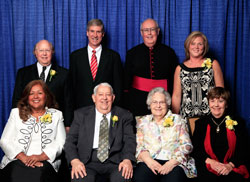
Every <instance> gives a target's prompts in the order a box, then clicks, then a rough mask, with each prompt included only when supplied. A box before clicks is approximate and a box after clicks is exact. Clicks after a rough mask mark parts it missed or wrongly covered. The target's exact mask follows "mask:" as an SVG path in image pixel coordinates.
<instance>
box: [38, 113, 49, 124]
mask: <svg viewBox="0 0 250 182" xmlns="http://www.w3.org/2000/svg"><path fill="white" fill-rule="evenodd" d="M40 121H41V122H42V123H51V122H52V116H51V114H50V113H48V114H45V115H43V116H42V117H41V119H40Z"/></svg>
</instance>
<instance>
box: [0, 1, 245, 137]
mask: <svg viewBox="0 0 250 182" xmlns="http://www.w3.org/2000/svg"><path fill="white" fill-rule="evenodd" d="M249 11H250V3H249V1H248V0H219V1H218V0H25V1H20V0H1V1H0V24H1V25H0V42H1V44H0V59H1V63H2V64H1V67H0V75H1V76H0V83H1V84H0V99H1V102H0V119H1V120H0V135H1V133H2V130H3V128H4V125H5V123H6V122H7V119H8V117H9V113H10V110H11V99H12V92H13V89H14V84H15V77H16V73H17V70H18V69H19V68H21V67H23V66H27V65H30V64H33V63H34V62H35V61H36V60H35V57H34V55H33V54H32V50H33V46H34V45H35V43H36V42H38V41H39V40H41V39H47V40H49V41H51V42H52V43H53V45H54V46H55V59H56V60H57V62H58V64H59V65H61V66H64V67H66V68H68V66H69V55H70V53H71V52H72V51H74V50H76V49H78V48H80V47H84V46H86V45H87V37H86V27H87V22H88V21H89V20H90V19H92V18H100V19H102V20H103V22H104V24H105V31H106V35H105V38H104V42H103V44H104V46H107V47H109V48H111V49H114V50H116V51H118V52H119V53H120V55H121V58H122V61H123V62H124V61H125V56H126V51H127V50H128V49H130V48H132V47H133V46H135V45H137V44H139V43H141V42H142V38H141V35H140V31H139V30H140V23H141V22H142V21H143V20H145V19H146V18H154V19H155V20H157V22H158V23H159V26H160V28H161V33H160V38H161V41H162V42H163V43H165V44H167V45H169V46H170V47H172V48H173V49H174V50H175V51H176V54H177V56H178V58H179V62H182V61H183V60H184V57H185V53H184V41H185V39H186V37H187V36H188V34H189V33H190V32H191V31H194V30H200V31H202V32H203V33H204V34H206V36H207V37H208V40H209V45H210V54H211V56H212V57H214V58H216V59H217V60H218V61H219V62H220V65H221V67H222V71H223V73H224V78H225V83H226V86H227V87H228V88H229V89H230V91H231V94H232V103H233V106H234V108H235V111H236V112H237V113H238V114H239V115H240V116H242V117H243V118H244V119H245V121H246V123H247V126H248V131H250V107H249V104H248V103H249V102H250V96H249V95H250V94H249V93H250V74H249V72H250V64H249V58H248V56H247V54H248V53H250V13H249ZM249 133H250V132H249Z"/></svg>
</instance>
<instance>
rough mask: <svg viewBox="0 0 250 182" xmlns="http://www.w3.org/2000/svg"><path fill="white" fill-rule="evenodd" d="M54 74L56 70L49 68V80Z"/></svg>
mask: <svg viewBox="0 0 250 182" xmlns="http://www.w3.org/2000/svg"><path fill="white" fill-rule="evenodd" d="M55 74H56V70H52V69H51V70H50V72H49V76H50V77H49V81H51V79H52V77H53V76H54V75H55Z"/></svg>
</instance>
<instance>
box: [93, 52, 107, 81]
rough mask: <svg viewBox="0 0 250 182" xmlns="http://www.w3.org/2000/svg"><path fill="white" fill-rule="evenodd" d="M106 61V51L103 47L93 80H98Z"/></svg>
mask: <svg viewBox="0 0 250 182" xmlns="http://www.w3.org/2000/svg"><path fill="white" fill-rule="evenodd" d="M106 63H107V51H105V49H104V48H102V52H101V57H100V62H99V65H98V69H97V73H96V78H95V80H98V79H99V78H101V77H102V75H103V74H104V73H103V72H104V68H105V65H106Z"/></svg>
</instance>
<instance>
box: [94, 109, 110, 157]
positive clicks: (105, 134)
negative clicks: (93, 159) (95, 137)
mask: <svg viewBox="0 0 250 182" xmlns="http://www.w3.org/2000/svg"><path fill="white" fill-rule="evenodd" d="M102 117H103V119H102V121H101V123H100V132H99V143H98V151H97V158H98V159H99V160H100V161H101V162H104V161H105V160H106V159H107V158H108V154H109V127H108V119H107V118H106V115H105V114H104V115H103V116H102Z"/></svg>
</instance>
